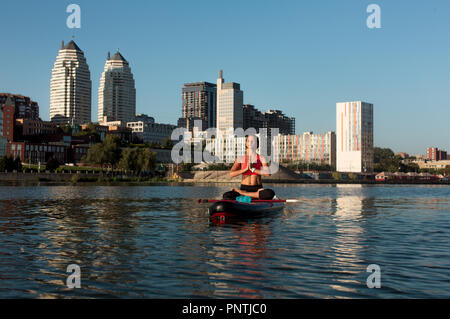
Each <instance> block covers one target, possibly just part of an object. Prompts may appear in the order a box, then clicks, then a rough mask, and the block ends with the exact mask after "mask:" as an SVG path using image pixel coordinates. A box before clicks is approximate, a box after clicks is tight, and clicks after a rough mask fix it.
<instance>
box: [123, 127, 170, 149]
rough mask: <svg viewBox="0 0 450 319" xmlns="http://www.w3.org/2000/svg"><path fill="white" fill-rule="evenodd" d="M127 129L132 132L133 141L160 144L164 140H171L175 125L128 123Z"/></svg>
mask: <svg viewBox="0 0 450 319" xmlns="http://www.w3.org/2000/svg"><path fill="white" fill-rule="evenodd" d="M127 127H128V128H130V129H131V130H132V135H133V140H135V141H136V142H143V143H158V144H162V143H163V141H164V140H165V139H171V136H172V132H173V130H174V129H176V127H177V126H176V125H171V124H160V123H154V122H153V123H152V122H144V121H137V122H128V123H127Z"/></svg>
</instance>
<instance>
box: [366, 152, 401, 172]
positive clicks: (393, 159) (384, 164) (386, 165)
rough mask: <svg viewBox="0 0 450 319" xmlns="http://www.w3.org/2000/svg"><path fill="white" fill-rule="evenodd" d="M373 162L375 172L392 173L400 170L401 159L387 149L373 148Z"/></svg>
mask: <svg viewBox="0 0 450 319" xmlns="http://www.w3.org/2000/svg"><path fill="white" fill-rule="evenodd" d="M373 162H374V170H375V172H386V171H387V172H391V173H394V172H397V171H398V170H399V169H401V165H400V164H401V162H402V158H401V157H400V156H398V155H395V154H394V152H393V151H392V150H391V149H389V148H380V147H375V148H374V159H373Z"/></svg>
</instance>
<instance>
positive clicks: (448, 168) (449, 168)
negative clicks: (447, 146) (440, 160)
mask: <svg viewBox="0 0 450 319" xmlns="http://www.w3.org/2000/svg"><path fill="white" fill-rule="evenodd" d="M444 172H445V174H446V175H450V165H446V166H445V168H444Z"/></svg>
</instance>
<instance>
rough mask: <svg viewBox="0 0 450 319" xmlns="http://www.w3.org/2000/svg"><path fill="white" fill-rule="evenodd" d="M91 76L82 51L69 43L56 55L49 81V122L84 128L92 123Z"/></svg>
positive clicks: (72, 43) (71, 42)
mask: <svg viewBox="0 0 450 319" xmlns="http://www.w3.org/2000/svg"><path fill="white" fill-rule="evenodd" d="M91 89H92V82H91V73H90V71H89V66H88V65H87V63H86V58H85V57H84V53H83V51H81V49H80V48H79V47H78V46H77V45H76V43H75V42H74V41H73V40H72V41H70V42H69V43H67V45H64V41H63V42H62V45H61V50H59V52H58V56H57V57H56V61H55V64H54V67H53V70H52V78H51V81H50V120H51V121H53V122H56V123H58V124H60V123H74V124H83V123H88V122H90V121H91Z"/></svg>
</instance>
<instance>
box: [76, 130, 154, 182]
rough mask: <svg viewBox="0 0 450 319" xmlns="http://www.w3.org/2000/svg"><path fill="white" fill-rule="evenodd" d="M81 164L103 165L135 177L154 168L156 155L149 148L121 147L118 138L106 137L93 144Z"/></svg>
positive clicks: (113, 136)
mask: <svg viewBox="0 0 450 319" xmlns="http://www.w3.org/2000/svg"><path fill="white" fill-rule="evenodd" d="M81 161H82V162H83V163H89V164H96V165H100V166H101V167H102V168H103V167H104V166H105V165H108V166H111V167H112V168H113V169H114V168H120V169H124V170H127V171H133V172H134V173H135V174H137V175H143V174H146V173H150V172H151V171H153V170H154V169H155V166H156V153H155V152H152V151H151V150H150V148H149V147H133V148H130V147H126V148H123V147H122V141H121V139H120V137H118V136H115V135H107V136H106V138H105V140H104V141H103V142H102V143H97V144H94V145H93V146H92V147H91V148H90V149H89V150H88V153H87V154H86V156H84V157H83V158H82V160H81Z"/></svg>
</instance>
